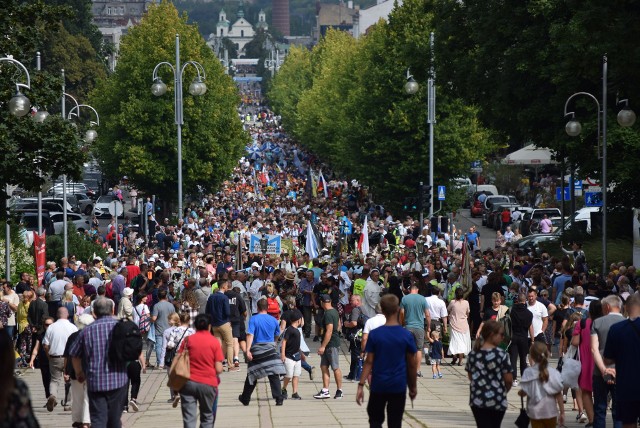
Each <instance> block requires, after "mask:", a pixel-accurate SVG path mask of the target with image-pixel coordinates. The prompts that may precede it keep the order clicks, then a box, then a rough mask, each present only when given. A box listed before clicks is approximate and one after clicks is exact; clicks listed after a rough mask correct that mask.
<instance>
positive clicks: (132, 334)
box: [109, 319, 142, 363]
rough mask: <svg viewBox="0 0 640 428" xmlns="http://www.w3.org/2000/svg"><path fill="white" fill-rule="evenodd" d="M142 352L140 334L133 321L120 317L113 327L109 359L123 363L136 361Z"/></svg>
mask: <svg viewBox="0 0 640 428" xmlns="http://www.w3.org/2000/svg"><path fill="white" fill-rule="evenodd" d="M141 352H142V335H141V334H140V330H139V329H138V326H137V325H136V323H134V322H133V321H128V320H126V319H121V320H120V321H118V322H117V323H116V325H115V327H113V331H112V333H111V344H110V345H109V361H111V362H112V363H124V362H130V361H136V360H137V359H138V358H139V357H140V353H141Z"/></svg>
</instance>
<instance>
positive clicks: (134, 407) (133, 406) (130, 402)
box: [129, 398, 139, 412]
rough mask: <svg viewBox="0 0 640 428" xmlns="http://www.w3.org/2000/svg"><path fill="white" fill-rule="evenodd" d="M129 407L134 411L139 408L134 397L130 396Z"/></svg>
mask: <svg viewBox="0 0 640 428" xmlns="http://www.w3.org/2000/svg"><path fill="white" fill-rule="evenodd" d="M129 408H130V409H131V410H133V411H134V412H137V411H138V410H139V409H138V403H137V402H136V400H135V399H133V398H132V399H131V401H129Z"/></svg>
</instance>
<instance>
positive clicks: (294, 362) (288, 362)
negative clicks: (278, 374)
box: [280, 318, 302, 400]
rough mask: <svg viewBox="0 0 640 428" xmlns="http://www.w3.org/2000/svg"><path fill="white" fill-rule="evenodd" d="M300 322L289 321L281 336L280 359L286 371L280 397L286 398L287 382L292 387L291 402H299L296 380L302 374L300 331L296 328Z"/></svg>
mask: <svg viewBox="0 0 640 428" xmlns="http://www.w3.org/2000/svg"><path fill="white" fill-rule="evenodd" d="M301 322H302V318H298V319H295V320H293V319H292V320H291V325H290V326H289V327H287V329H286V330H285V331H284V335H283V336H282V348H281V351H280V352H281V358H282V362H283V363H284V367H285V369H286V372H287V373H286V374H285V377H284V383H283V384H282V396H283V397H284V398H287V385H289V382H291V384H292V385H293V394H291V398H292V399H293V400H301V399H302V397H300V395H298V380H299V379H300V374H301V373H302V362H301V360H302V352H301V351H300V337H301V334H300V330H298V327H299V326H300V323H301Z"/></svg>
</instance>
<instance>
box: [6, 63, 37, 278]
mask: <svg viewBox="0 0 640 428" xmlns="http://www.w3.org/2000/svg"><path fill="white" fill-rule="evenodd" d="M2 62H8V63H10V64H12V65H14V66H15V67H16V68H18V69H19V70H22V71H23V72H24V74H25V76H26V77H27V82H26V83H21V82H15V85H16V93H15V95H14V96H13V97H11V99H10V100H9V112H10V113H11V114H12V115H14V116H16V117H23V116H25V115H26V114H27V113H29V111H30V110H31V102H30V101H29V98H27V97H26V96H25V95H24V94H23V93H22V92H21V91H20V88H24V89H31V76H30V75H29V71H27V67H25V66H24V64H22V63H21V62H20V61H18V60H15V59H13V57H12V56H11V55H8V56H6V57H0V63H2ZM6 192H7V196H9V195H10V194H11V193H12V192H13V190H12V189H11V186H9V184H6ZM5 208H6V213H5V214H6V216H7V219H6V222H5V224H6V226H5V256H4V257H5V258H4V262H5V278H6V280H7V281H10V280H11V227H10V226H9V199H8V198H7V199H5Z"/></svg>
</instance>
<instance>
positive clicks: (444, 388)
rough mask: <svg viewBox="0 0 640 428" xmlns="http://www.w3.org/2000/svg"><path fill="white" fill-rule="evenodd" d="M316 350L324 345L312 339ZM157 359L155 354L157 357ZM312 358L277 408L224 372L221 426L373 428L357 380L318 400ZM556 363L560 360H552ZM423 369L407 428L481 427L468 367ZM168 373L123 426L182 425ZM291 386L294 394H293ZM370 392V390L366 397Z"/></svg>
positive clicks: (571, 422) (35, 392) (39, 411)
mask: <svg viewBox="0 0 640 428" xmlns="http://www.w3.org/2000/svg"><path fill="white" fill-rule="evenodd" d="M308 344H309V346H310V347H311V348H312V352H313V351H314V350H315V349H317V347H318V344H317V343H313V342H308ZM342 351H343V357H342V360H341V367H342V368H343V370H344V369H345V368H346V369H347V370H346V371H343V375H346V374H347V371H348V366H349V353H348V351H347V347H346V345H344V344H343V347H342ZM152 358H153V357H152ZM309 362H310V364H311V365H312V366H314V365H315V366H316V368H315V369H314V380H313V381H311V380H309V376H308V374H307V373H306V372H305V371H304V370H303V372H302V377H301V379H300V385H299V393H300V395H301V396H302V398H303V399H302V400H300V401H294V400H286V401H285V402H284V405H283V406H281V407H280V406H279V407H276V406H275V401H274V400H273V399H272V398H271V396H270V395H271V394H270V390H269V383H268V382H267V381H266V380H262V381H260V382H259V385H258V387H257V388H256V391H255V392H254V395H253V397H252V400H251V404H250V405H249V406H247V407H245V406H243V405H242V404H241V403H240V402H239V401H238V395H239V394H240V393H241V392H242V386H243V384H244V379H245V375H246V365H244V364H241V365H240V367H241V369H242V370H241V371H240V372H237V373H222V374H221V376H220V378H221V380H222V383H221V385H220V390H219V391H220V398H219V403H218V414H217V420H216V426H217V427H223V428H226V427H239V426H242V427H246V428H253V427H256V428H258V427H259V428H271V427H278V428H285V427H300V426H304V427H308V428H321V427H350V428H351V427H367V426H368V422H367V412H366V406H365V405H363V406H362V407H360V406H358V405H357V404H356V403H355V394H356V389H357V383H355V382H353V383H350V382H345V383H344V384H343V390H344V395H345V397H344V398H343V399H342V400H334V399H333V398H330V399H326V400H315V399H314V398H313V395H314V394H315V393H316V392H318V391H319V390H320V389H321V387H322V376H321V373H320V367H319V363H320V357H319V356H318V355H317V354H315V353H312V354H310V356H309ZM551 365H552V366H555V360H554V361H553V362H552V364H551ZM422 372H423V373H424V374H425V377H423V378H419V379H418V397H417V398H416V400H415V402H414V407H413V408H411V403H410V401H409V400H407V406H406V411H405V415H404V424H403V426H405V427H411V428H421V427H428V428H453V427H473V426H475V423H474V420H473V416H472V414H471V410H470V409H469V404H468V400H469V381H468V380H467V376H466V372H465V371H464V366H462V367H458V366H450V365H448V364H445V365H444V366H443V367H442V373H443V375H444V378H443V379H432V378H431V368H430V367H428V366H426V365H425V364H424V362H423V364H422ZM22 378H23V379H24V380H25V381H26V382H27V384H28V385H29V389H30V391H31V398H32V401H33V407H34V411H35V413H36V416H37V418H38V420H39V422H40V425H41V426H42V427H43V428H49V427H51V428H54V427H55V428H58V427H68V426H71V412H64V411H63V410H62V406H60V405H58V406H57V407H56V408H55V409H54V411H53V412H52V413H49V412H47V410H46V409H45V408H43V406H44V404H45V402H46V400H45V397H44V390H43V388H42V383H41V379H40V373H39V372H38V370H27V371H26V372H25V374H24V376H23V377H22ZM166 383H167V376H166V372H165V371H160V370H148V371H147V374H143V375H142V386H141V388H140V394H139V399H138V402H139V404H140V411H139V412H137V413H125V414H123V417H122V423H123V426H124V427H126V428H130V427H133V428H161V427H180V426H181V425H182V415H181V413H180V407H178V408H176V409H174V408H172V407H171V404H170V403H167V400H168V399H169V389H168V388H167V386H166ZM517 390H518V388H514V389H513V390H512V391H511V392H510V393H509V410H508V411H507V414H506V416H505V419H504V421H503V424H502V426H504V427H512V426H514V421H515V420H516V418H517V417H518V414H519V409H520V399H519V397H518V396H517ZM330 391H331V394H332V396H333V394H334V392H335V381H334V380H333V378H332V379H331V384H330ZM291 393H292V391H291V385H289V394H291ZM570 395H571V393H569V400H571V397H570ZM367 398H368V391H366V392H365V400H366V399H367ZM576 414H577V413H576V412H575V411H571V404H570V402H569V404H568V406H567V410H566V416H567V422H566V426H567V427H569V428H576V427H581V426H584V424H578V423H577V422H576V420H575V417H576Z"/></svg>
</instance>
